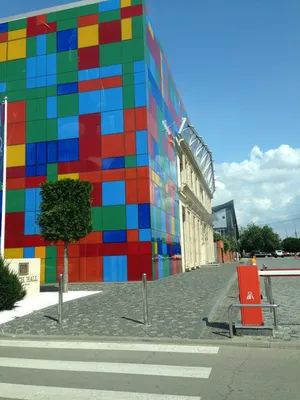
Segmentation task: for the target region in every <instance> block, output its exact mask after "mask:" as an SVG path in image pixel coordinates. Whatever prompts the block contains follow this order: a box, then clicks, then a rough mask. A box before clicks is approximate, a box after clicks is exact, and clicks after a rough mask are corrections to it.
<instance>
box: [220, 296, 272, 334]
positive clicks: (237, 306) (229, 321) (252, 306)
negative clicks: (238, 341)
mask: <svg viewBox="0 0 300 400" xmlns="http://www.w3.org/2000/svg"><path fill="white" fill-rule="evenodd" d="M278 307H279V305H278V304H240V303H236V304H230V306H229V307H228V324H229V335H230V337H231V339H232V338H233V323H232V309H233V308H270V309H276V308H278ZM274 326H275V328H277V316H276V313H274Z"/></svg>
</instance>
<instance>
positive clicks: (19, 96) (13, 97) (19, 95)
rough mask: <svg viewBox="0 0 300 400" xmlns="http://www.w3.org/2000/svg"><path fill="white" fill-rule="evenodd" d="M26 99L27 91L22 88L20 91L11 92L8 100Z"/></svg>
mask: <svg viewBox="0 0 300 400" xmlns="http://www.w3.org/2000/svg"><path fill="white" fill-rule="evenodd" d="M25 99H26V91H25V90H20V91H18V92H10V93H9V99H8V101H9V102H11V101H22V100H25Z"/></svg>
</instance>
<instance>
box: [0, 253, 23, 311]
mask: <svg viewBox="0 0 300 400" xmlns="http://www.w3.org/2000/svg"><path fill="white" fill-rule="evenodd" d="M25 296H26V289H25V288H24V286H23V284H22V283H21V282H20V280H19V278H18V275H17V274H16V273H15V272H14V271H12V270H11V269H9V263H8V262H7V261H6V260H4V259H3V258H2V257H0V311H4V310H12V309H13V308H14V306H15V304H16V303H17V302H18V301H20V300H23V299H24V297H25Z"/></svg>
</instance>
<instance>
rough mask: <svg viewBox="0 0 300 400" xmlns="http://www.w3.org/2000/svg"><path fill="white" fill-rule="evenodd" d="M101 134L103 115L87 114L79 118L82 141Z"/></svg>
mask: <svg viewBox="0 0 300 400" xmlns="http://www.w3.org/2000/svg"><path fill="white" fill-rule="evenodd" d="M100 133H101V114H99V113H97V114H87V115H80V116H79V134H80V139H84V138H90V137H91V136H92V137H94V136H96V137H97V136H99V135H100Z"/></svg>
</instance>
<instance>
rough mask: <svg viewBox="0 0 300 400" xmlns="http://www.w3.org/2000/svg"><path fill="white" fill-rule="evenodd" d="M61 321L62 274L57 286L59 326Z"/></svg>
mask: <svg viewBox="0 0 300 400" xmlns="http://www.w3.org/2000/svg"><path fill="white" fill-rule="evenodd" d="M62 320H63V274H60V275H59V286H58V323H59V324H61V323H62Z"/></svg>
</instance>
